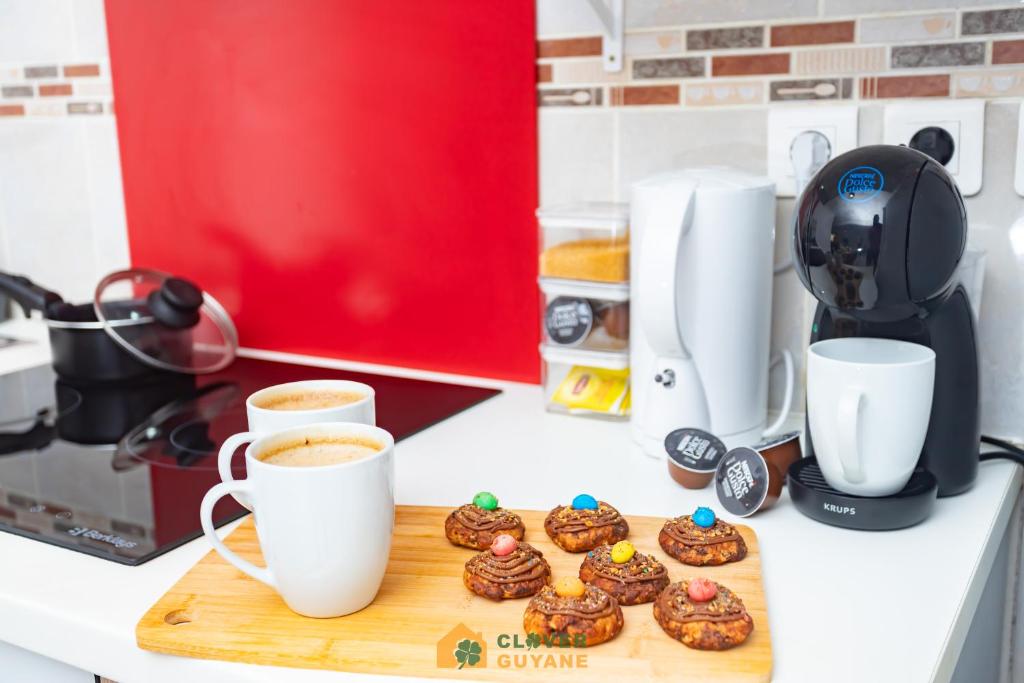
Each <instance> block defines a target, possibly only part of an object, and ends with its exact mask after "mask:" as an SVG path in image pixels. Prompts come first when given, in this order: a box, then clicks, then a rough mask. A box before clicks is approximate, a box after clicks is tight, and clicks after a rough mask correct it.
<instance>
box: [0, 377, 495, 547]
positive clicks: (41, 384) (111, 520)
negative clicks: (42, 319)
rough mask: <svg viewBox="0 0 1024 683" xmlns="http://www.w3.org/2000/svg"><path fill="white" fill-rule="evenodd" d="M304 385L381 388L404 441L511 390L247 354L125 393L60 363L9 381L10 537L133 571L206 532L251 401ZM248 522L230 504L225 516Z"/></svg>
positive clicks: (5, 520)
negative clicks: (86, 382) (207, 505)
mask: <svg viewBox="0 0 1024 683" xmlns="http://www.w3.org/2000/svg"><path fill="white" fill-rule="evenodd" d="M303 379H351V380H355V381H358V382H365V383H366V384H369V385H371V386H372V387H373V388H374V390H375V391H376V401H377V424H378V425H380V426H381V427H383V428H384V429H386V430H388V431H389V432H391V433H392V434H393V435H394V436H395V439H396V440H401V439H403V438H405V437H407V436H410V435H412V434H415V433H416V432H418V431H420V430H422V429H425V428H427V427H429V426H431V425H433V424H436V423H437V422H440V421H441V420H444V419H445V418H448V417H451V416H452V415H455V414H456V413H459V412H461V411H463V410H465V409H467V408H470V407H471V406H474V405H476V404H477V403H480V402H481V401H484V400H486V399H488V398H490V397H491V396H494V395H496V394H498V393H500V392H498V391H496V390H492V389H482V388H477V387H466V386H459V385H454V384H444V383H439V382H428V381H422V380H413V379H404V378H399V377H386V376H383V375H370V374H365V373H358V372H348V371H342V370H330V369H325V368H316V367H310V366H305V365H292V364H289V363H276V362H271V361H261V360H254V359H248V358H240V359H238V360H236V361H235V362H234V363H233V364H232V365H231V366H230V367H229V368H228V369H226V370H223V371H221V372H219V373H216V374H213V375H204V376H201V377H191V376H180V375H164V376H162V377H159V378H155V379H151V380H149V381H145V382H136V383H132V384H118V385H116V386H111V385H105V386H95V385H94V386H82V385H75V384H71V383H68V382H66V381H64V380H62V379H60V378H58V377H57V376H56V375H55V374H54V372H53V370H52V369H51V368H50V367H49V366H46V367H37V368H31V369H29V370H23V371H20V372H15V373H11V374H7V375H0V531H6V532H10V533H15V534H18V535H21V536H26V537H28V538H33V539H36V540H40V541H44V542H46V543H51V544H54V545H59V546H63V547H66V548H70V549H72V550H77V551H79V552H83V553H88V554H90V555H95V556H97V557H102V558H104V559H108V560H112V561H114V562H120V563H123V564H131V565H136V564H142V563H143V562H146V561H147V560H150V559H152V558H154V557H156V556H158V555H160V554H161V553H164V552H167V551H168V550H170V549H172V548H175V547H177V546H179V545H181V544H182V543H185V542H186V541H189V540H191V539H193V538H196V537H197V536H200V535H201V534H202V531H201V529H200V528H199V503H200V501H201V500H202V498H203V495H204V494H205V493H206V491H207V490H209V488H210V487H211V486H213V485H214V484H216V483H217V482H218V481H220V477H219V476H218V474H217V449H218V448H219V447H220V444H221V443H222V442H223V441H224V439H225V438H226V437H228V436H229V435H231V434H234V433H236V432H240V431H244V430H245V429H246V418H245V398H246V397H247V396H248V395H249V394H251V393H252V392H254V391H256V390H257V389H260V388H262V387H266V386H270V385H272V384H280V383H282V382H293V381H297V380H303ZM235 465H236V467H237V468H243V467H244V465H243V464H242V462H241V457H240V455H239V454H236V457H235ZM236 474H237V476H239V477H244V476H245V473H244V471H238V472H237V473H236ZM243 514H246V510H244V509H243V508H242V507H241V506H239V505H238V504H237V503H235V502H234V500H233V499H232V498H231V497H230V496H229V497H226V498H223V499H221V501H220V503H218V504H217V507H216V508H215V510H214V519H215V521H216V524H217V525H218V526H220V525H222V524H225V523H227V522H229V521H231V520H233V519H237V518H238V517H241V516H242V515H243Z"/></svg>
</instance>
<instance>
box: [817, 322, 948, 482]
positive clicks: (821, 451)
mask: <svg viewBox="0 0 1024 683" xmlns="http://www.w3.org/2000/svg"><path fill="white" fill-rule="evenodd" d="M934 386H935V352H934V351H932V350H931V349H930V348H928V347H926V346H921V345H920V344H912V343H910V342H905V341H897V340H894V339H874V338H868V337H846V338H840V339H827V340H824V341H820V342H816V343H814V344H811V346H810V348H809V349H808V351H807V422H808V425H809V427H810V431H811V439H812V440H813V443H814V453H815V455H816V456H817V458H818V466H819V467H820V468H821V473H822V475H823V476H824V477H825V481H827V482H828V483H829V485H830V486H831V487H832V488H834V489H836V490H837V491H842V492H843V493H849V494H853V495H856V496H869V497H876V496H888V495H892V494H894V493H896V492H898V491H899V490H901V489H902V488H903V487H904V486H906V484H907V481H908V480H909V479H910V475H911V474H913V472H914V467H915V466H916V465H917V461H918V459H919V458H920V456H921V449H922V447H923V446H924V441H925V437H926V436H927V435H928V421H929V417H930V416H931V409H932V392H933V390H934Z"/></svg>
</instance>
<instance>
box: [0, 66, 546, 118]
mask: <svg viewBox="0 0 1024 683" xmlns="http://www.w3.org/2000/svg"><path fill="white" fill-rule="evenodd" d="M540 70H541V68H540V67H539V68H538V71H540ZM112 97H113V89H112V87H111V84H110V77H109V70H108V69H107V67H106V65H105V64H82V63H74V64H35V63H33V64H4V65H0V117H5V118H6V119H7V120H10V119H12V118H15V117H52V116H69V115H77V114H89V115H96V114H113V113H114V103H113V101H112Z"/></svg>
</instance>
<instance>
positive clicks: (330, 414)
mask: <svg viewBox="0 0 1024 683" xmlns="http://www.w3.org/2000/svg"><path fill="white" fill-rule="evenodd" d="M303 391H343V392H352V393H358V394H362V395H363V398H361V399H359V400H358V401H353V402H351V403H346V404H344V405H340V406H332V407H329V408H312V409H309V410H275V409H273V408H261V407H260V406H259V405H257V403H259V402H260V401H263V400H266V399H268V398H272V397H273V396H275V395H282V394H292V393H301V392H303ZM245 414H246V417H247V418H248V420H249V431H247V432H240V433H238V434H233V435H231V436H229V437H228V438H227V439H225V440H224V443H223V444H222V445H221V447H220V453H218V455H217V470H218V471H219V472H220V478H221V481H232V480H233V479H234V476H233V475H232V474H231V459H232V457H233V456H234V454H235V451H236V450H238V447H239V446H241V445H242V444H246V443H249V442H250V441H254V440H255V439H257V438H259V437H260V436H262V435H264V434H270V433H271V432H276V431H280V430H282V429H287V428H289V427H298V426H300V425H307V424H314V423H317V422H361V423H362V424H368V425H375V424H377V413H376V393H375V392H374V390H373V387H371V386H370V385H369V384H363V383H362V382H350V381H348V380H343V379H310V380H303V381H300V382H288V383H286V384H275V385H274V386H270V387H266V388H264V389H260V390H259V391H256V392H253V393H252V394H250V395H249V398H247V399H245ZM234 498H235V500H237V501H238V503H239V504H240V505H242V506H243V507H245V508H246V509H248V510H252V506H251V505H249V501H248V499H247V498H246V497H245V496H244V495H236V496H234Z"/></svg>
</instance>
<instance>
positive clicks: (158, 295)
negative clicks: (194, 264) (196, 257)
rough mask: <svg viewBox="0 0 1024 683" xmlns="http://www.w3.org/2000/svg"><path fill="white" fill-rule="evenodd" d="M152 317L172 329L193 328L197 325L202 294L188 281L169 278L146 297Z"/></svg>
mask: <svg viewBox="0 0 1024 683" xmlns="http://www.w3.org/2000/svg"><path fill="white" fill-rule="evenodd" d="M146 303H148V304H149V309H150V311H152V313H153V316H154V317H155V318H156V319H157V320H159V321H160V322H161V323H162V324H164V325H166V326H167V327H170V328H172V329H184V328H187V327H194V326H195V325H196V324H198V323H199V308H200V307H201V306H202V305H203V292H202V291H201V290H200V289H199V288H198V287H196V286H195V285H194V284H192V283H191V282H189V281H188V280H184V279H182V278H180V277H169V278H167V279H166V280H165V281H164V283H163V284H162V285H161V286H160V288H159V289H156V290H153V291H152V292H150V293H149V296H147V297H146Z"/></svg>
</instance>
